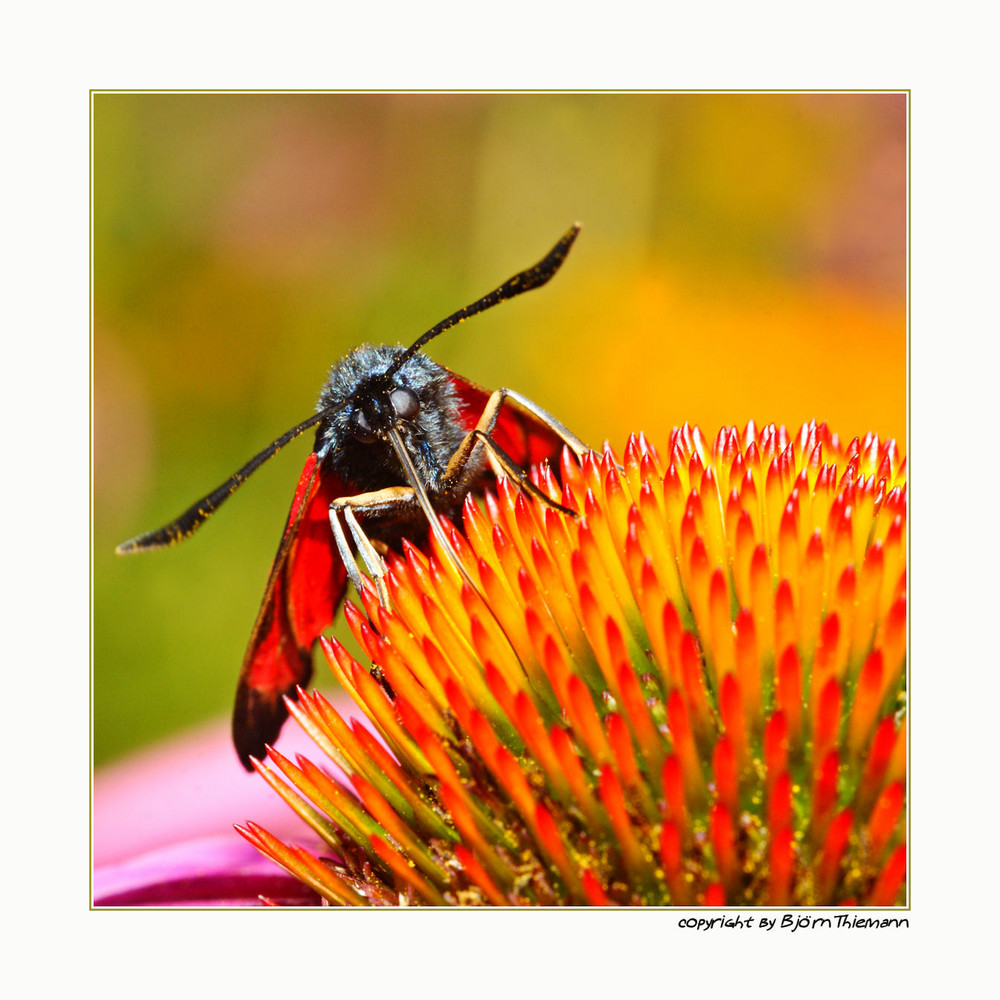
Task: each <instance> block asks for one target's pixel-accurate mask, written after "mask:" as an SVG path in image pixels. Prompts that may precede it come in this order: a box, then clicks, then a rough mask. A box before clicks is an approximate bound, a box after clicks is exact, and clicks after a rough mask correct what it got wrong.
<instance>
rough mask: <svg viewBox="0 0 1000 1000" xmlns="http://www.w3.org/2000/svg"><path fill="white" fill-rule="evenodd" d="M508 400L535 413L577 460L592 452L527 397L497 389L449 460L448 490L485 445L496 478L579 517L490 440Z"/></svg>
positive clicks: (445, 482) (446, 471) (446, 476)
mask: <svg viewBox="0 0 1000 1000" xmlns="http://www.w3.org/2000/svg"><path fill="white" fill-rule="evenodd" d="M508 396H509V397H510V398H511V399H513V400H514V401H515V402H516V403H518V404H520V406H521V407H523V408H524V409H525V410H527V411H528V412H529V413H531V414H532V416H534V417H537V418H538V419H539V420H540V421H541V422H542V423H544V424H545V425H546V426H547V427H549V428H550V429H551V430H552V431H554V432H555V433H556V434H557V435H558V436H559V437H561V438H562V439H563V441H564V442H565V443H566V444H567V445H568V446H569V448H570V450H571V451H572V452H573V453H574V454H575V455H576V456H577V458H583V456H584V455H585V454H586V453H587V452H588V451H590V449H589V448H588V447H587V446H586V445H585V444H584V443H583V442H582V441H581V440H580V439H579V438H578V437H577V436H576V435H575V434H573V432H572V431H570V430H568V429H567V428H566V427H565V426H564V425H563V424H561V423H560V422H559V421H558V420H556V418H555V417H553V416H552V414H550V413H548V412H546V411H545V410H543V409H542V408H541V407H540V406H538V405H537V404H536V403H533V402H532V401H531V400H530V399H528V398H527V397H526V396H522V395H521V394H520V393H519V392H515V391H514V390H513V389H497V390H495V391H494V392H493V393H492V394H491V395H490V398H489V399H488V400H487V402H486V407H485V408H484V410H483V412H482V415H481V416H480V418H479V420H478V422H477V423H476V426H475V427H474V428H473V429H472V430H471V431H469V433H468V434H466V435H465V437H464V438H463V439H462V443H461V444H460V445H459V446H458V448H457V449H456V450H455V454H454V455H452V456H451V458H450V459H449V461H448V467H447V468H446V469H445V472H444V485H445V488H446V489H448V488H451V487H453V486H454V485H455V484H456V483H457V482H458V481H459V480H460V479H461V478H462V475H463V473H464V472H465V468H466V466H467V465H468V464H469V461H470V460H471V458H472V456H473V454H474V453H475V450H476V447H477V446H478V445H482V446H483V447H484V448H485V449H486V455H487V458H488V459H489V463H490V466H491V467H492V469H493V471H494V473H495V474H496V475H500V474H501V473H504V474H506V475H507V476H509V477H510V478H511V479H513V480H514V481H515V482H517V483H518V485H519V486H520V487H521V489H523V490H524V491H525V492H526V493H530V494H531V495H532V496H533V497H535V498H536V499H537V500H540V501H541V502H542V503H544V504H547V505H548V506H549V507H553V508H555V509H556V510H561V511H562V512H563V513H565V514H574V515H575V514H576V511H572V510H570V509H569V508H568V507H564V506H563V505H562V504H559V503H556V502H555V501H554V500H552V499H551V498H550V497H549V496H548V495H547V494H545V493H543V492H542V491H541V490H540V489H539V488H538V487H537V486H536V485H535V484H534V483H533V482H532V481H531V480H530V479H529V478H528V474H527V472H526V471H525V470H524V469H522V468H521V466H519V465H518V464H517V462H515V461H514V460H513V459H512V458H511V457H510V456H509V455H508V454H507V453H506V452H505V451H504V450H503V448H501V447H500V445H498V444H497V443H496V441H494V440H493V438H492V437H491V436H490V435H491V434H492V433H493V429H494V428H495V427H496V425H497V420H498V419H499V418H500V409H501V407H502V406H503V402H504V400H505V399H506V398H507V397H508Z"/></svg>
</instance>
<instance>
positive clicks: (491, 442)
mask: <svg viewBox="0 0 1000 1000" xmlns="http://www.w3.org/2000/svg"><path fill="white" fill-rule="evenodd" d="M579 231H580V227H579V225H574V226H572V227H571V228H570V229H569V231H568V232H567V233H566V234H565V235H564V236H563V237H562V239H560V240H559V242H558V243H556V245H555V246H554V247H553V248H552V249H551V250H550V251H549V252H548V254H546V256H545V257H544V258H542V260H540V261H539V262H538V263H537V264H535V265H534V267H529V268H527V269H526V270H524V271H521V272H519V273H518V274H515V275H514V277H512V278H510V279H509V280H508V281H505V282H504V283H503V284H502V285H500V286H499V287H497V288H495V289H494V290H493V291H492V292H490V293H489V294H488V295H484V296H483V297H482V298H480V299H477V300H476V301H475V302H473V303H471V304H470V305H467V306H465V307H464V308H462V309H459V310H458V312H455V313H452V314H451V315H450V316H449V317H447V319H444V320H442V321H441V322H440V323H438V324H437V325H436V326H433V327H431V329H429V330H428V331H427V332H426V333H424V334H422V335H421V336H420V337H418V338H417V339H416V340H415V341H414V342H413V343H412V344H411V345H410V346H409V347H402V346H399V345H397V346H395V347H389V346H377V347H375V346H371V345H368V344H365V345H362V346H361V347H358V348H356V349H354V350H353V351H351V352H350V353H349V354H347V355H346V356H345V357H344V358H343V359H341V360H340V361H339V362H337V364H336V365H334V367H333V368H332V369H331V370H330V373H329V375H328V376H327V379H326V382H325V383H324V385H323V389H322V391H321V392H320V396H319V401H318V403H317V405H316V412H315V413H314V414H313V415H312V416H311V417H309V418H308V419H307V420H303V421H302V423H300V424H297V425H296V426H295V427H293V428H292V429H291V430H289V431H287V432H286V433H284V434H282V435H281V437H279V438H278V439H277V440H275V441H272V442H271V444H269V445H268V446H267V447H266V448H265V449H264V450H263V451H262V452H260V453H259V454H258V455H255V456H254V457H253V458H252V459H250V461H249V462H247V463H246V465H244V466H243V468H241V469H240V470H239V471H238V472H236V473H234V474H233V475H232V476H231V477H230V478H229V479H227V480H226V481H225V482H224V483H223V484H222V485H221V486H219V487H218V488H217V489H215V490H213V491H212V492H211V493H209V494H208V495H207V496H205V497H202V499H201V500H198V501H197V502H196V503H194V504H192V506H191V507H189V508H188V509H187V510H186V511H185V512H184V513H183V514H181V515H180V517H178V518H177V519H176V520H174V521H171V522H170V523H169V524H167V525H164V526H163V527H162V528H159V529H157V530H156V531H150V532H147V533H146V534H143V535H139V536H137V537H136V538H133V539H131V540H129V541H127V542H123V543H122V544H121V545H119V546H118V548H117V549H116V551H117V552H118V553H119V554H120V555H121V554H127V553H133V552H145V551H148V550H150V549H157V548H163V547H165V546H169V545H174V544H175V543H177V542H180V541H183V540H184V539H185V538H187V537H188V536H189V535H191V534H192V533H193V532H194V531H195V530H196V529H197V528H198V527H199V526H200V525H201V524H203V523H204V522H205V521H206V520H207V519H208V518H209V517H210V516H211V515H212V514H213V513H215V511H216V510H217V509H218V508H219V506H220V505H221V504H222V503H223V501H225V500H226V499H227V498H228V497H230V496H231V495H232V494H233V493H234V492H235V491H236V490H237V489H238V488H239V487H240V486H241V485H242V484H243V483H244V482H245V481H246V479H247V478H248V477H249V476H250V474H251V473H252V472H254V471H255V470H256V469H257V468H259V467H260V466H261V465H262V464H263V463H264V462H266V461H267V459H269V458H270V457H271V456H272V455H273V454H274V453H275V452H276V451H278V450H279V449H280V448H283V447H284V446H285V445H286V444H288V443H289V441H292V440H294V439H295V438H297V437H298V436H299V435H300V434H302V433H304V432H305V431H307V430H308V429H309V428H310V427H315V428H316V440H315V445H314V447H313V451H312V454H310V456H309V458H308V459H307V460H306V464H305V468H304V469H303V471H302V475H301V477H300V478H299V483H298V486H297V487H296V490H295V498H294V499H293V500H292V507H291V510H290V511H289V513H288V520H287V522H286V523H285V530H284V533H283V534H282V536H281V543H280V545H279V546H278V553H277V555H276V556H275V558H274V564H273V565H272V567H271V575H270V577H269V578H268V581H267V588H266V589H265V591H264V598H263V600H262V602H261V606H260V611H259V612H258V613H257V620H256V622H255V623H254V627H253V632H252V633H251V635H250V642H249V645H248V647H247V651H246V655H245V656H244V658H243V668H242V670H241V672H240V679H239V686H238V688H237V691H236V705H235V708H234V711H233V743H234V745H235V747H236V752H237V754H238V755H239V758H240V760H241V761H242V763H243V766H244V767H245V768H246V769H247V770H251V769H252V765H251V763H250V758H251V757H256V758H258V759H260V758H263V756H264V754H265V750H266V746H267V745H268V744H271V743H273V742H274V741H275V739H276V738H277V736H278V733H279V731H280V730H281V726H282V723H283V722H284V721H285V719H286V718H287V715H288V709H287V708H286V707H285V703H284V698H285V697H286V696H287V697H290V698H294V697H295V694H296V688H297V687H299V686H302V687H305V686H306V685H307V684H308V682H309V679H310V677H311V675H312V650H313V645H314V644H315V642H316V640H317V638H318V637H319V635H320V633H321V632H322V631H323V630H324V629H325V628H326V627H327V626H329V625H330V624H331V623H332V622H333V620H334V618H335V616H336V614H337V610H338V608H339V606H340V603H341V601H342V600H343V598H344V594H345V592H346V590H347V582H348V579H350V580H351V581H352V582H353V583H354V585H355V587H356V588H358V589H359V590H360V588H361V586H362V581H361V575H360V573H359V571H358V568H357V564H356V562H355V557H354V554H353V552H352V548H351V542H349V541H348V537H347V533H345V528H344V525H345V524H346V526H347V531H348V532H349V533H350V535H351V539H352V540H353V543H354V549H355V550H356V551H357V553H358V554H359V556H360V557H361V559H362V562H364V563H365V565H366V568H367V569H368V570H369V572H370V573H372V575H373V576H375V577H376V579H377V578H378V574H379V571H380V564H381V561H380V559H379V557H378V555H377V548H381V550H382V551H384V550H385V549H386V548H387V547H395V546H398V545H399V543H400V541H401V540H402V539H403V538H404V537H406V538H409V539H410V540H411V541H412V542H413V543H414V544H417V545H418V547H422V548H423V547H426V545H420V540H421V539H425V538H427V522H430V526H431V530H432V531H434V533H435V535H436V537H437V540H438V543H439V545H440V546H441V548H442V550H443V551H444V552H445V553H451V552H452V550H451V546H450V542H449V541H448V540H447V537H446V536H445V534H444V532H443V530H442V528H441V525H440V523H439V521H438V515H444V516H445V517H447V518H455V517H457V515H458V514H459V512H460V510H461V506H462V503H463V501H464V499H465V497H466V496H467V495H468V494H469V493H473V494H477V493H482V492H483V491H484V490H485V489H486V488H487V486H488V485H489V482H490V479H489V473H490V470H491V469H492V471H493V472H494V473H498V472H503V473H505V474H506V475H508V476H509V477H511V478H512V479H514V480H516V481H517V483H518V484H519V485H520V487H521V488H522V489H524V490H525V491H527V492H529V493H531V494H533V495H534V496H536V497H537V498H538V499H540V500H542V501H543V502H544V503H546V504H548V505H550V506H553V507H556V508H559V509H561V510H564V511H566V512H567V513H570V514H572V513H574V512H573V511H568V510H566V508H562V507H561V506H560V505H559V504H557V503H554V502H553V501H552V500H551V499H550V498H549V497H547V496H546V495H545V494H544V493H542V492H541V491H540V490H539V489H538V488H537V487H536V486H534V484H533V483H532V482H531V480H530V479H528V477H527V474H526V472H527V469H528V468H529V467H530V466H531V465H533V464H536V463H541V462H545V461H547V460H548V461H555V460H556V459H557V457H558V455H559V454H560V452H561V451H562V448H563V446H564V445H565V446H568V447H569V448H570V449H571V451H573V452H574V453H575V454H576V455H577V456H578V457H582V456H583V454H584V453H586V452H587V451H589V449H588V448H587V447H586V446H585V445H584V444H583V442H582V441H580V440H579V438H577V437H576V436H575V435H573V434H572V433H571V432H570V431H569V430H567V429H566V428H565V427H564V426H563V425H562V424H560V423H559V421H557V420H556V419H555V418H554V417H552V416H551V415H550V414H548V413H546V412H545V410H543V409H542V408H541V407H539V406H537V405H536V404H535V403H533V402H531V400H529V399H526V398H525V397H524V396H522V395H520V394H519V393H517V392H514V391H513V390H511V389H497V390H495V391H494V392H492V393H491V392H489V391H488V390H486V389H484V388H482V387H480V386H478V385H475V384H474V383H473V382H470V381H469V380H468V379H465V378H463V377H462V376H460V375H456V374H455V373H454V372H451V371H449V370H448V369H447V368H444V367H442V366H441V365H439V364H436V363H435V362H433V361H431V360H430V359H429V358H428V357H427V356H426V355H424V354H422V353H421V349H422V348H423V347H424V345H425V344H426V343H427V342H428V341H430V340H432V339H433V338H434V337H436V336H437V335H438V334H440V333H443V332H444V331H445V330H448V329H450V328H451V327H453V326H455V325H456V324H458V323H461V322H462V321H463V320H466V319H468V318H469V317H470V316H474V315H475V314H476V313H480V312H483V311H484V310H486V309H490V308H492V307H493V306H495V305H497V304H499V303H500V302H503V301H505V300H506V299H511V298H514V297H515V296H517V295H520V294H522V293H523V292H527V291H530V290H531V289H533V288H539V287H540V286H542V285H544V284H545V283H546V282H547V281H548V280H549V279H550V278H551V277H552V276H553V275H554V274H555V273H556V271H558V270H559V268H560V266H561V265H562V263H563V261H564V260H565V259H566V255H567V254H568V253H569V249H570V247H571V246H572V245H573V241H574V240H575V239H576V237H577V234H578V233H579ZM455 562H456V565H458V567H459V569H460V570H461V569H462V568H461V565H460V564H458V562H457V559H456V560H455ZM462 572H463V575H464V570H462ZM466 579H468V578H466ZM469 582H470V583H471V582H472V581H471V580H470V581H469ZM381 593H384V591H383V590H380V594H381Z"/></svg>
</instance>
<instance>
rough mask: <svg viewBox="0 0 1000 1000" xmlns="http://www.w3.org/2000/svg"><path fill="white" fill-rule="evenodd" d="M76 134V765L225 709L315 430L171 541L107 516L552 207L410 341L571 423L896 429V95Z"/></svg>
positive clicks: (250, 108) (522, 98) (101, 125)
mask: <svg viewBox="0 0 1000 1000" xmlns="http://www.w3.org/2000/svg"><path fill="white" fill-rule="evenodd" d="M93 140H94V158H93V191H94V211H93V237H94V331H93V338H94V339H93V383H94V384H93V389H94V392H93V401H94V450H93V463H94V477H93V489H94V506H93V515H94V562H93V566H94V689H93V695H94V754H95V761H96V762H97V763H101V762H104V761H107V760H110V759H112V758H114V757H116V756H118V755H120V754H122V753H124V752H126V751H127V750H129V749H131V748H133V747H135V746H138V745H140V744H143V743H146V742H149V741H152V740H155V739H156V738H158V737H161V736H163V735H165V734H166V733H168V732H171V731H173V730H175V729H178V728H181V727H183V726H186V725H189V724H191V723H193V722H196V721H198V720H200V719H203V718H206V717H208V716H212V715H218V714H220V713H224V712H228V710H229V708H230V705H231V699H232V695H233V692H234V690H235V684H236V677H237V673H238V671H239V666H240V663H241V661H242V656H243V649H244V645H245V643H246V641H247V638H248V636H249V633H250V628H251V625H252V623H253V620H254V616H255V614H256V611H257V604H258V601H259V599H260V596H261V594H262V592H263V588H264V583H265V581H266V578H267V572H268V568H269V566H270V561H271V558H272V557H273V555H274V550H275V548H276V547H277V543H278V539H279V537H280V534H281V528H282V525H283V522H284V518H285V515H286V513H287V510H288V505H289V503H290V502H291V497H292V492H293V490H294V486H295V482H296V479H297V476H298V473H299V470H300V468H301V465H302V462H303V461H304V458H305V455H306V454H307V453H308V450H309V441H310V440H311V437H310V436H309V435H306V436H305V437H304V438H303V439H301V440H300V441H298V442H296V443H295V444H293V445H291V446H289V448H287V449H286V451H285V452H283V453H282V454H280V455H279V456H277V457H276V458H275V459H273V460H272V461H271V462H270V463H269V464H268V465H267V466H265V467H264V468H263V469H262V470H261V471H260V472H259V473H257V474H256V475H255V476H254V478H253V480H251V482H250V483H249V484H248V485H246V486H245V487H244V488H243V489H242V490H241V491H240V492H239V493H238V494H237V495H236V496H235V497H234V498H233V499H232V500H231V501H229V503H227V505H226V508H225V509H224V510H223V511H222V512H221V513H220V514H219V515H218V516H217V517H216V518H214V519H213V521H212V522H211V523H210V524H209V525H207V526H206V527H204V528H203V529H202V530H201V531H200V532H199V533H198V535H196V536H195V537H194V538H193V539H191V540H190V541H188V542H186V543H185V544H184V545H181V546H179V547H177V548H175V549H171V550H169V551H166V552H158V553H153V554H150V555H147V556H142V557H139V558H130V559H122V558H117V557H115V556H114V554H113V550H114V546H115V544H116V543H117V542H120V541H122V540H123V539H125V538H127V537H130V536H132V535H134V534H136V533H138V532H139V531H142V530H146V529H149V528H153V527H157V526H159V525H160V524H162V523H163V522H165V521H167V520H169V519H171V518H173V517H174V516H176V515H177V514H179V513H180V512H181V511H182V510H183V509H184V508H186V507H187V506H188V504H190V503H191V502H192V501H194V500H195V499H197V498H198V497H199V496H201V495H202V494H204V493H206V492H207V491H208V490H209V489H211V488H212V487H214V486H216V485H217V484H218V483H219V482H221V481H222V480H223V479H225V478H226V477H227V476H228V475H229V474H230V473H231V472H233V471H235V469H236V468H238V467H239V466H240V465H241V464H242V463H243V462H244V461H245V460H246V459H248V458H249V457H250V456H251V455H253V454H255V453H256V452H257V451H258V450H260V449H261V448H262V447H263V446H264V445H266V444H267V443H268V442H269V441H270V440H272V439H273V438H274V437H277V436H278V435H279V434H280V433H282V432H283V431H284V430H286V429H287V428H289V427H290V426H292V425H293V424H295V423H297V422H298V421H300V420H302V419H304V418H305V417H307V416H308V415H309V414H310V413H311V412H312V409H313V406H314V404H315V399H316V396H317V394H318V392H319V389H320V386H321V384H322V382H323V379H324V376H325V373H326V371H327V370H328V368H329V367H330V365H332V364H333V363H334V362H335V361H336V360H337V359H338V358H339V357H340V356H341V355H343V354H344V353H345V352H346V351H347V350H348V349H350V348H351V347H353V346H355V345H357V344H359V343H362V342H364V341H370V342H376V343H377V342H391V343H396V342H402V343H409V342H411V341H412V340H414V339H415V338H416V337H417V336H418V335H419V334H420V333H422V332H423V331H424V330H425V329H426V328H428V327H430V326H431V325H433V324H434V323H435V322H436V321H438V320H439V319H441V318H443V317H444V316H445V315H447V314H449V313H451V312H453V311H454V310H455V309H457V308H458V307H460V306H462V305H464V304H466V303H467V302H469V301H471V300H472V299H474V298H476V297H478V296H479V295H481V294H483V293H485V292H486V291H488V290H490V289H491V288H492V287H494V286H495V285H497V284H499V283H500V282H501V281H503V280H504V279H506V278H507V277H509V276H510V275H511V274H513V273H514V272H515V271H518V270H520V269H521V268H523V267H526V266H528V265H530V264H533V263H534V262H535V261H536V260H538V258H539V257H541V256H542V255H543V254H544V253H545V252H546V251H547V250H548V249H549V247H550V246H551V245H552V244H553V243H554V242H555V240H556V239H557V238H558V237H559V236H560V235H561V234H562V233H563V232H564V231H565V230H566V228H567V227H568V225H569V224H570V223H571V222H573V221H576V220H579V221H581V222H582V223H583V226H584V228H583V232H582V234H581V236H580V238H579V240H578V241H577V243H576V245H575V246H574V248H573V250H572V253H571V254H570V256H569V258H568V260H567V263H566V264H565V266H564V267H563V269H562V270H561V271H560V273H559V274H558V276H557V277H556V278H555V279H554V280H553V281H552V283H551V284H549V285H547V286H546V287H545V288H544V289H541V290H539V291H536V292H532V293H531V294H529V295H525V296H523V297H521V298H518V299H516V300H515V301H512V302H508V303H506V304H504V305H502V306H500V307H498V308H497V309H495V310H492V311H490V312H489V313H486V314H484V315H482V316H480V317H477V318H476V319H474V320H472V321H470V322H469V323H466V324H463V325H462V326H461V327H459V328H457V329H454V330H452V331H449V332H448V333H446V334H445V335H443V336H442V337H441V338H440V339H439V340H437V341H435V342H434V343H433V344H431V345H429V349H428V353H429V355H430V356H431V357H433V358H434V359H435V360H437V361H439V362H441V363H442V364H445V365H447V366H448V367H450V368H453V369H454V370H456V371H458V372H461V373H462V374H463V375H465V376H467V377H468V378H471V379H473V380H474V381H477V382H479V383H481V384H483V385H484V386H487V387H489V388H495V387H497V386H501V385H504V386H509V387H512V388H516V389H518V390H519V391H521V392H522V393H524V394H526V395H527V396H529V397H531V398H532V399H534V400H536V401H537V402H538V403H540V404H541V405H542V406H544V407H545V408H546V409H548V410H550V411H551V412H552V413H554V414H556V415H557V416H558V417H559V418H560V419H561V420H563V422H564V423H566V424H567V425H568V426H570V427H571V428H572V429H573V430H574V431H576V433H577V434H579V435H580V436H581V437H582V438H584V440H587V441H588V442H590V443H591V444H594V445H599V444H600V443H601V442H602V441H604V440H608V441H610V442H611V443H612V444H613V445H615V446H616V447H617V448H619V449H620V448H621V447H623V446H624V443H625V440H626V437H627V435H628V434H629V432H631V431H633V430H643V431H645V432H646V434H647V436H648V437H649V438H650V439H651V440H652V441H653V442H654V443H659V444H660V445H661V447H665V446H666V441H667V439H668V436H669V433H670V429H671V428H672V427H673V426H674V425H675V424H680V423H682V422H684V421H690V422H693V423H698V424H700V426H701V428H702V430H703V431H704V433H705V436H706V437H707V438H708V439H709V440H712V439H713V438H714V436H715V433H716V431H717V430H718V428H719V427H720V426H721V425H723V424H737V425H739V426H740V427H742V426H743V425H744V424H745V423H746V421H747V420H748V419H749V418H751V417H752V418H753V419H754V420H755V421H757V423H758V425H760V424H765V423H769V422H772V421H774V422H779V423H785V424H786V425H788V426H789V427H790V428H796V427H797V426H798V425H799V424H801V423H802V422H803V421H806V420H809V419H812V418H815V419H817V420H825V421H827V423H829V424H830V426H831V427H832V428H833V429H834V430H835V431H837V432H838V433H839V434H840V435H841V437H842V438H845V439H848V440H849V439H850V438H852V437H854V436H855V435H860V434H863V433H864V432H865V431H866V430H869V429H871V430H875V431H877V432H878V433H879V435H880V436H882V437H895V438H896V439H897V441H898V442H899V445H900V447H901V449H902V450H903V451H904V452H905V451H906V440H905V435H906V416H907V408H906V390H907V368H906V358H907V354H906V351H907V327H906V274H907V272H906V253H907V237H906V222H907V189H906V185H907V165H906V150H907V103H906V95H905V94H846V93H845V94H788V93H781V94H579V93H569V94H249V93H245V94H244V93H237V94H195V93H190V94H188V93H180V94H166V93H165V94H126V93H107V94H96V95H95V96H94V99H93ZM324 673H325V668H324V667H323V666H322V664H319V665H318V670H317V674H318V676H319V677H320V678H322V677H323V676H324Z"/></svg>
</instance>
